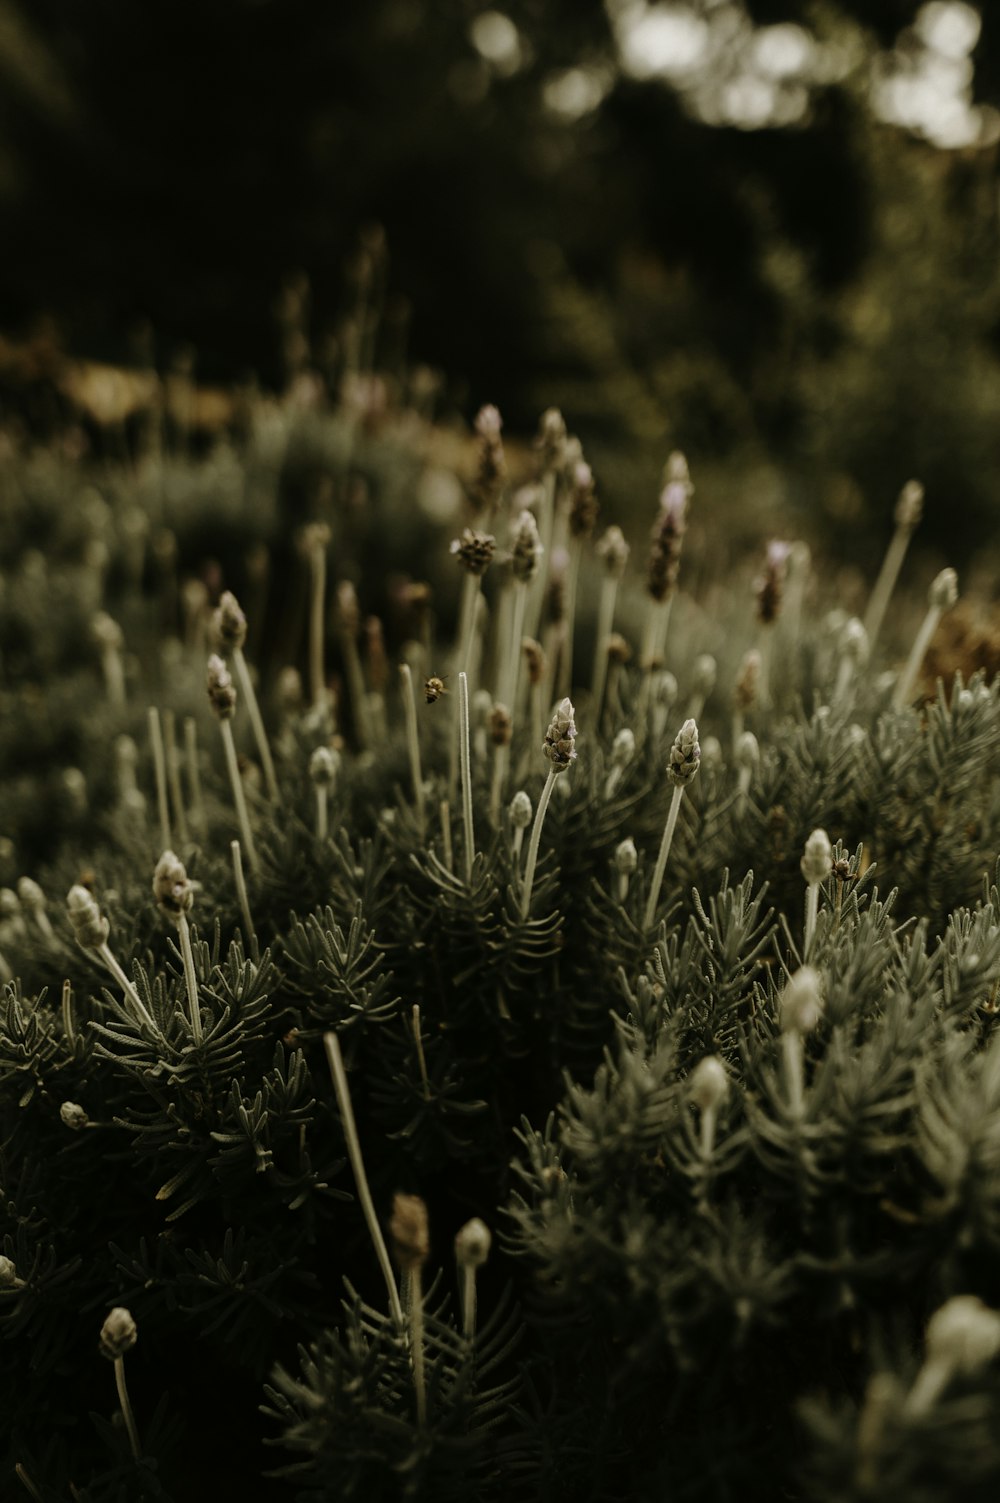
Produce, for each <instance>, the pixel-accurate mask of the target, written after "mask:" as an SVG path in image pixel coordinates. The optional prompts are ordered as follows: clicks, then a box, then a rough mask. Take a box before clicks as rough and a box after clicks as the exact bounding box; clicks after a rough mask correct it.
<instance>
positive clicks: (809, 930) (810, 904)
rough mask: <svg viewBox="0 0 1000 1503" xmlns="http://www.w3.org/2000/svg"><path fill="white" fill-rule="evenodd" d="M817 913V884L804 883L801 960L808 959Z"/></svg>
mask: <svg viewBox="0 0 1000 1503" xmlns="http://www.w3.org/2000/svg"><path fill="white" fill-rule="evenodd" d="M818 911H819V883H818V882H807V883H806V923H805V934H804V937H803V945H802V959H803V960H808V959H809V952H810V950H811V949H812V943H813V935H814V934H815V933H816V918H817V914H818Z"/></svg>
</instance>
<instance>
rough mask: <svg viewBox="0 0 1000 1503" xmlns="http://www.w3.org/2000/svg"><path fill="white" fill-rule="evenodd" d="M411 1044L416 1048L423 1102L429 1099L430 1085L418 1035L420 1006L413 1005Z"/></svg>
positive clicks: (416, 1003)
mask: <svg viewBox="0 0 1000 1503" xmlns="http://www.w3.org/2000/svg"><path fill="white" fill-rule="evenodd" d="M413 1042H414V1044H415V1045H416V1048H417V1064H418V1065H419V1066H420V1080H421V1083H422V1085H423V1088H424V1100H425V1101H430V1099H431V1083H430V1081H429V1080H428V1078H427V1061H426V1059H425V1058H424V1041H423V1039H422V1038H421V1035H420V1004H419V1002H414V1004H413Z"/></svg>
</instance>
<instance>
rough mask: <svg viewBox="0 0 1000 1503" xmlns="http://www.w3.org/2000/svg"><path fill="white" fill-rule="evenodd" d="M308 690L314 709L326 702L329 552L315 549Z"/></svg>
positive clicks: (312, 553) (311, 556)
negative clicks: (325, 666)
mask: <svg viewBox="0 0 1000 1503" xmlns="http://www.w3.org/2000/svg"><path fill="white" fill-rule="evenodd" d="M309 575H310V597H309V689H310V693H311V695H312V702H313V704H314V705H320V704H322V703H323V702H324V700H325V699H326V671H325V668H324V666H323V648H324V639H325V636H326V548H325V546H323V545H314V546H313V547H312V548H311V549H310V550H309Z"/></svg>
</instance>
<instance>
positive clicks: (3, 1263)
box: [0, 1257, 24, 1289]
mask: <svg viewBox="0 0 1000 1503" xmlns="http://www.w3.org/2000/svg"><path fill="white" fill-rule="evenodd" d="M23 1287H24V1280H23V1279H19V1278H18V1276H17V1268H16V1266H15V1264H14V1263H13V1261H12V1260H11V1259H10V1258H5V1257H0V1289H20V1288H23Z"/></svg>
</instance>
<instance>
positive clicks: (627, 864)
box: [614, 836, 639, 877]
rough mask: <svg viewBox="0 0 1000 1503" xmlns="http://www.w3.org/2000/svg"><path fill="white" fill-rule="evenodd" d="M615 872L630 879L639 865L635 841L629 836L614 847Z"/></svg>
mask: <svg viewBox="0 0 1000 1503" xmlns="http://www.w3.org/2000/svg"><path fill="white" fill-rule="evenodd" d="M614 862H615V871H616V872H617V873H618V875H619V876H621V877H630V876H631V875H632V873H633V872H634V871H635V869H636V867H637V866H638V865H639V852H638V851H637V850H636V848H635V841H634V840H633V839H632V838H631V836H629V837H627V838H626V839H625V840H622V841H620V842H619V843H618V845H616V846H615V855H614Z"/></svg>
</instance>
